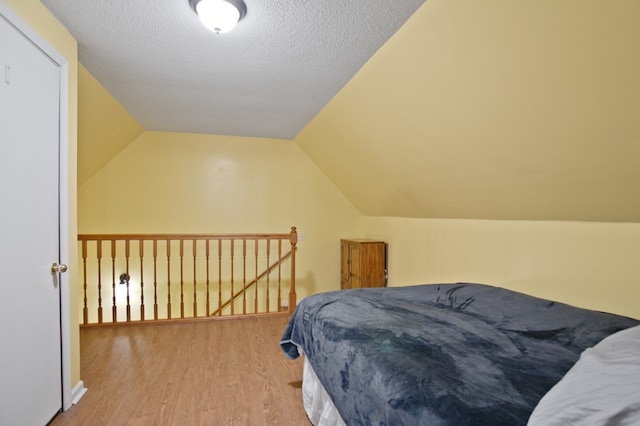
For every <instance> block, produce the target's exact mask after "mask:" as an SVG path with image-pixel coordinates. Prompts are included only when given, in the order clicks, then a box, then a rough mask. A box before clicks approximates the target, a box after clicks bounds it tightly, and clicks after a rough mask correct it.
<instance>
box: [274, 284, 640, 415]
mask: <svg viewBox="0 0 640 426" xmlns="http://www.w3.org/2000/svg"><path fill="white" fill-rule="evenodd" d="M639 323H640V321H637V320H634V319H630V318H625V317H620V316H616V315H612V314H606V313H601V312H595V311H590V310H585V309H579V308H575V307H572V306H569V305H565V304H561V303H555V302H552V301H548V300H543V299H539V298H535V297H531V296H528V295H525V294H521V293H517V292H513V291H509V290H506V289H501V288H497V287H492V286H487V285H481V284H432V285H417V286H410V287H395V288H375V289H358V290H346V291H335V292H329V293H322V294H316V295H313V296H310V297H307V298H305V299H303V300H302V301H301V302H300V304H299V305H298V307H297V308H296V311H295V313H294V314H293V317H292V318H291V321H290V322H289V324H288V326H287V328H286V330H285V332H284V335H283V337H282V342H281V347H282V350H283V351H284V353H285V354H286V355H287V356H288V357H289V358H291V359H294V358H297V357H298V356H299V352H298V348H300V350H301V351H303V352H304V354H305V356H306V357H307V359H308V361H309V362H310V364H311V366H312V367H313V370H314V371H315V372H316V374H317V375H318V377H319V379H320V381H321V382H322V384H323V386H324V387H325V389H326V390H327V392H328V394H329V395H330V397H331V399H332V401H333V402H334V404H335V406H336V408H337V409H338V411H339V412H340V415H341V416H342V418H343V419H344V421H345V422H346V423H347V424H348V425H456V426H460V425H524V424H526V422H527V419H528V418H529V415H530V414H531V412H532V411H533V408H534V407H535V405H536V404H537V402H538V401H539V400H540V398H542V396H543V395H544V394H545V393H546V392H547V391H548V390H549V389H550V388H551V387H552V386H553V385H554V384H555V383H556V382H558V381H559V380H560V379H561V378H562V376H563V375H564V374H565V373H566V372H567V371H568V370H569V368H570V367H571V366H572V365H573V364H574V363H575V362H576V361H577V359H578V357H579V355H580V353H581V352H582V351H583V350H584V349H586V348H588V347H590V346H593V345H595V344H596V343H598V342H599V341H600V340H602V339H603V338H604V337H606V336H608V335H610V334H612V333H614V332H617V331H619V330H622V329H625V328H629V327H632V326H634V325H637V324H639Z"/></svg>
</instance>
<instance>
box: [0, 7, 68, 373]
mask: <svg viewBox="0 0 640 426" xmlns="http://www.w3.org/2000/svg"><path fill="white" fill-rule="evenodd" d="M4 2H5V4H6V5H7V6H9V7H10V8H11V9H12V10H13V11H14V12H15V13H16V14H18V15H19V16H20V17H21V18H22V19H24V21H26V22H27V23H28V24H29V25H30V26H31V28H33V29H34V30H35V31H37V32H38V33H39V34H40V35H41V36H42V37H43V38H44V39H45V40H47V42H49V44H51V45H52V46H53V47H54V48H55V49H56V50H57V51H58V53H60V54H61V55H63V56H64V57H65V58H66V59H67V61H68V64H69V82H68V87H69V93H68V97H69V98H68V101H69V141H68V147H69V157H68V159H67V161H68V165H69V170H68V180H69V187H68V194H69V206H68V209H69V237H68V238H69V241H70V242H71V245H70V248H69V258H70V259H76V258H77V248H76V245H75V244H73V242H74V241H75V240H76V235H77V215H76V211H77V209H76V207H77V190H76V188H77V174H76V158H77V137H78V135H77V126H78V102H77V99H78V91H77V89H78V45H77V43H76V41H75V39H74V38H73V36H71V34H69V32H68V31H67V30H66V29H65V28H64V27H63V26H62V25H61V24H60V23H59V22H58V21H57V20H56V18H55V17H54V16H53V15H51V13H50V12H49V11H48V10H47V9H46V8H45V7H44V6H43V5H42V4H41V3H40V2H39V1H38V0H4ZM77 274H78V269H77V265H75V264H74V263H73V262H70V264H69V271H68V273H67V279H68V280H69V286H70V288H71V292H70V293H71V300H70V304H71V326H72V327H71V350H72V353H71V362H72V371H71V382H72V385H75V384H76V383H78V381H79V380H80V333H79V328H78V320H77V318H78V311H77V307H78V300H77V291H75V290H76V289H77V286H78V282H77V276H78V275H77Z"/></svg>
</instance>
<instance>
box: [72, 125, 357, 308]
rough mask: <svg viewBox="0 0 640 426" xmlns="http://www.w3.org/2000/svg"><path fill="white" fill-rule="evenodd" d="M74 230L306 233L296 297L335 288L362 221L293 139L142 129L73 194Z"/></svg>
mask: <svg viewBox="0 0 640 426" xmlns="http://www.w3.org/2000/svg"><path fill="white" fill-rule="evenodd" d="M78 194H79V195H78V197H79V206H78V207H79V230H80V232H81V233H127V232H136V233H154V232H157V233H165V232H166V233H177V232H183V233H198V232H202V233H231V232H234V233H235V232H238V233H251V232H288V231H289V228H290V227H291V226H296V227H298V231H299V232H300V233H302V234H303V235H304V240H303V241H302V242H300V244H299V246H298V247H299V250H298V254H297V278H296V279H297V288H298V290H299V291H298V293H299V298H301V297H304V296H306V295H308V294H311V293H315V292H319V291H327V290H336V289H338V288H339V286H340V277H339V266H340V265H339V263H340V261H339V252H340V250H339V239H340V238H343V237H352V236H356V235H359V234H360V233H361V229H360V220H361V216H360V215H359V214H358V213H357V212H356V210H355V209H354V208H353V206H352V205H351V204H350V203H349V202H348V201H347V200H346V199H345V198H344V196H343V195H342V194H341V193H340V192H339V191H337V190H336V188H335V187H334V186H333V185H332V184H331V183H330V182H329V181H328V180H327V178H326V177H325V176H324V175H323V174H322V173H321V172H320V171H319V170H318V169H317V168H316V167H315V165H314V164H313V163H312V162H311V161H310V160H309V158H308V157H307V156H306V155H304V153H302V151H300V149H299V148H298V147H297V146H296V145H295V143H294V142H293V141H289V140H275V139H260V138H242V137H226V136H211V135H196V134H183V133H164V132H145V133H143V134H142V135H141V136H140V137H138V138H137V139H136V140H135V141H134V142H132V143H131V144H130V145H128V146H127V148H125V149H124V150H123V151H122V152H121V153H120V154H118V155H117V156H116V157H115V158H114V159H113V160H112V161H110V162H109V163H108V164H107V165H106V166H105V167H104V168H102V169H101V170H100V171H99V172H98V173H96V174H95V175H94V176H92V177H91V178H90V179H89V180H88V181H87V182H86V183H85V184H84V185H81V187H80V188H79V190H78Z"/></svg>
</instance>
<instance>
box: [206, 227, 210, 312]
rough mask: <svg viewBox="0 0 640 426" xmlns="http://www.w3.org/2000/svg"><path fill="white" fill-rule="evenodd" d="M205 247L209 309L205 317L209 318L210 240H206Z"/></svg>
mask: <svg viewBox="0 0 640 426" xmlns="http://www.w3.org/2000/svg"><path fill="white" fill-rule="evenodd" d="M205 247H206V250H205V256H206V263H205V265H206V269H207V303H206V306H207V309H206V311H205V315H207V316H209V312H211V305H210V302H211V298H210V293H209V240H208V239H207V240H205Z"/></svg>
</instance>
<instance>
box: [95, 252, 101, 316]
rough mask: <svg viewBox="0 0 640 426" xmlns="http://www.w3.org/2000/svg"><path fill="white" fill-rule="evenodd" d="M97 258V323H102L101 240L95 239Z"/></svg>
mask: <svg viewBox="0 0 640 426" xmlns="http://www.w3.org/2000/svg"><path fill="white" fill-rule="evenodd" d="M96 243H97V247H96V257H97V258H98V324H102V240H98V241H96Z"/></svg>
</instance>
